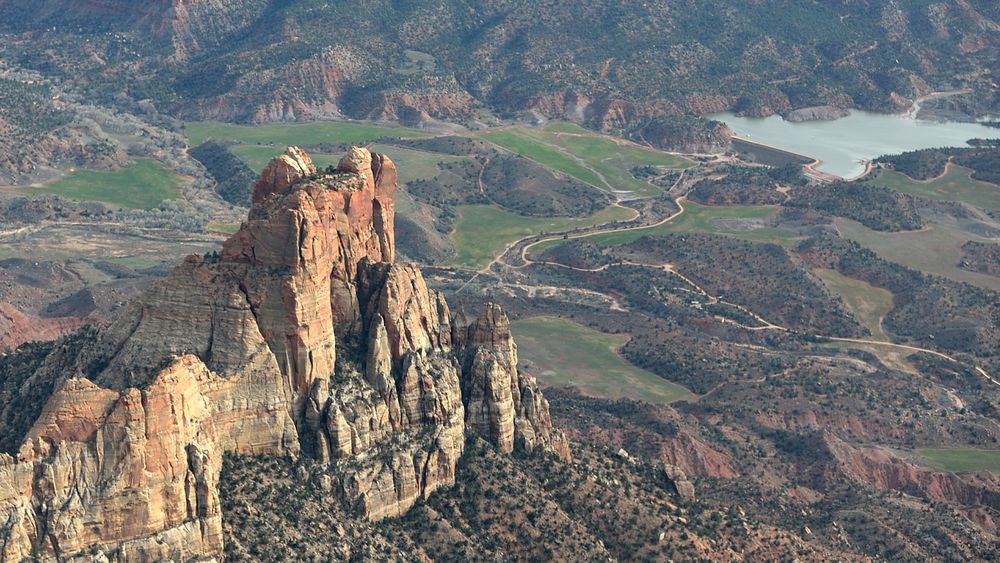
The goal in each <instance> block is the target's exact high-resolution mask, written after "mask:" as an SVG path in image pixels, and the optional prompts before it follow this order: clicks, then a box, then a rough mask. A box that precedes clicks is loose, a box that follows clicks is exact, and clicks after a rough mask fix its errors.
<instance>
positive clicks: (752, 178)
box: [688, 164, 805, 205]
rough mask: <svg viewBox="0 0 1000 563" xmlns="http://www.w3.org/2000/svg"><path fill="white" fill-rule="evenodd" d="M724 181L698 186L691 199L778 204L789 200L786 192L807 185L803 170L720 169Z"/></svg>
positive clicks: (707, 181) (712, 202)
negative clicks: (794, 187) (793, 187)
mask: <svg viewBox="0 0 1000 563" xmlns="http://www.w3.org/2000/svg"><path fill="white" fill-rule="evenodd" d="M717 173H718V174H724V175H725V176H724V177H722V178H718V179H716V178H706V179H704V180H700V181H699V182H698V183H697V184H695V185H694V188H693V189H692V190H691V193H690V194H689V195H688V197H689V198H690V199H691V200H692V201H697V202H698V203H703V204H706V205H778V204H781V203H784V202H785V200H787V199H788V196H787V195H786V191H787V190H788V189H790V188H791V187H792V186H801V185H804V184H805V181H804V179H803V178H802V173H801V167H799V166H798V165H795V164H788V165H785V166H782V167H780V168H747V167H742V166H731V167H726V168H720V169H719V170H718V172H717Z"/></svg>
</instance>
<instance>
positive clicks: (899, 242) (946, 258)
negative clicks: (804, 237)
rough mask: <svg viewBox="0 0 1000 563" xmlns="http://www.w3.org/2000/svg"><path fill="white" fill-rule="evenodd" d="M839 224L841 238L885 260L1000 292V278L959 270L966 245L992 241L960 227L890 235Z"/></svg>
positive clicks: (933, 227)
mask: <svg viewBox="0 0 1000 563" xmlns="http://www.w3.org/2000/svg"><path fill="white" fill-rule="evenodd" d="M835 224H836V225H837V230H839V231H840V234H841V236H843V237H844V238H846V239H850V240H853V241H855V242H857V243H858V244H860V245H861V246H864V247H866V248H869V249H871V250H872V251H874V252H875V253H876V254H878V255H879V257H881V258H883V259H885V260H889V261H890V262H896V263H898V264H902V265H904V266H907V267H909V268H913V269H914V270H920V271H922V272H926V273H928V274H937V275H939V276H944V277H946V278H951V279H953V280H958V281H964V282H968V283H971V284H973V285H977V286H980V287H985V288H988V289H994V290H998V291H1000V278H996V277H994V276H989V275H986V274H980V273H977V272H970V271H968V270H963V269H962V268H959V267H958V265H957V263H958V260H959V257H961V256H962V250H961V247H962V244H964V243H965V241H968V240H978V241H983V242H988V239H984V238H982V237H977V236H975V235H973V234H971V233H969V232H966V231H964V230H962V229H961V228H960V227H959V226H957V225H951V224H942V223H932V224H930V225H928V226H927V227H926V228H924V229H922V230H919V231H904V232H898V233H886V232H881V231H873V230H871V229H869V228H867V227H865V226H864V225H862V224H860V223H858V222H856V221H851V220H849V219H842V218H838V219H836V220H835Z"/></svg>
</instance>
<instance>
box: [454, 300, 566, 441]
mask: <svg viewBox="0 0 1000 563" xmlns="http://www.w3.org/2000/svg"><path fill="white" fill-rule="evenodd" d="M454 330H455V337H454V338H455V342H456V344H457V345H458V346H459V347H460V348H461V349H462V350H463V360H462V373H463V378H462V400H463V402H464V404H465V422H466V425H467V426H468V428H470V429H471V430H473V431H475V432H477V433H479V434H481V435H483V436H486V437H488V438H489V439H490V440H491V441H492V442H494V443H495V444H497V446H498V447H499V448H500V449H501V450H502V451H505V452H509V451H512V450H513V449H514V448H515V446H517V447H519V448H522V449H524V450H527V451H531V450H533V449H535V448H536V447H538V446H542V445H548V446H549V447H551V448H552V449H553V451H555V452H556V453H557V454H559V455H560V456H561V457H563V458H564V459H568V457H569V448H568V445H567V443H566V441H565V438H564V437H563V436H562V435H561V434H558V433H556V432H554V431H553V429H552V420H551V419H550V418H549V404H548V402H547V401H546V400H545V398H544V397H543V396H542V393H541V391H539V389H538V383H537V382H536V381H535V378H534V377H532V376H530V375H527V374H522V373H519V372H518V369H517V345H516V344H515V343H514V338H513V336H512V335H511V332H510V321H509V320H508V318H507V315H506V314H505V313H504V312H503V310H502V309H500V307H499V306H498V305H495V304H490V305H488V306H487V307H486V310H485V311H483V312H482V314H481V315H480V316H479V317H478V318H477V319H476V320H475V321H473V322H472V323H471V324H468V325H467V326H466V324H465V319H464V315H459V316H458V317H457V318H456V321H455V328H454Z"/></svg>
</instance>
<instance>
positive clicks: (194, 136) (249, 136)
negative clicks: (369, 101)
mask: <svg viewBox="0 0 1000 563" xmlns="http://www.w3.org/2000/svg"><path fill="white" fill-rule="evenodd" d="M184 135H185V136H186V137H187V138H188V143H189V144H190V145H191V146H192V147H195V146H198V145H200V144H202V143H204V142H205V140H206V139H209V138H212V139H216V140H218V141H229V142H233V143H241V144H262V145H275V146H279V147H281V150H284V148H285V147H286V146H288V145H317V144H320V143H364V142H367V141H372V140H375V139H378V138H380V137H426V136H427V133H425V132H422V131H418V130H416V129H407V128H404V127H388V126H383V125H372V124H368V123H354V122H347V121H317V122H314V123H291V124H289V123H274V124H268V125H233V124H231V123H219V122H214V121H199V122H190V123H186V124H185V126H184ZM278 152H281V151H278Z"/></svg>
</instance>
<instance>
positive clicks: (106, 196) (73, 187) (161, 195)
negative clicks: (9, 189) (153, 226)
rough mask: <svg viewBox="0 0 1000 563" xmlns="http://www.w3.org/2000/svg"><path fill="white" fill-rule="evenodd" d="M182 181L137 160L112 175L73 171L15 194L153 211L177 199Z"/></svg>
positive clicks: (159, 167)
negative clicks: (50, 195)
mask: <svg viewBox="0 0 1000 563" xmlns="http://www.w3.org/2000/svg"><path fill="white" fill-rule="evenodd" d="M182 181H183V180H182V179H181V177H180V176H178V175H177V174H175V173H173V172H170V171H169V170H167V169H166V168H164V167H163V165H162V164H160V163H159V162H156V161H153V160H146V159H139V160H136V161H134V162H133V163H131V164H129V165H128V166H126V167H125V168H122V169H120V170H115V171H112V172H99V171H94V170H74V171H73V172H70V173H68V174H66V175H65V176H63V177H61V178H59V179H57V180H55V181H53V182H50V183H47V184H43V185H41V186H39V187H30V188H20V189H19V190H18V191H19V192H20V193H22V194H26V195H35V194H57V195H60V196H63V197H65V198H68V199H75V200H79V201H98V202H101V203H107V204H110V205H115V206H121V207H129V208H132V209H153V208H155V207H157V206H159V205H160V204H161V203H162V202H163V201H165V200H168V199H176V198H177V197H179V196H180V186H181V183H182Z"/></svg>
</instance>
